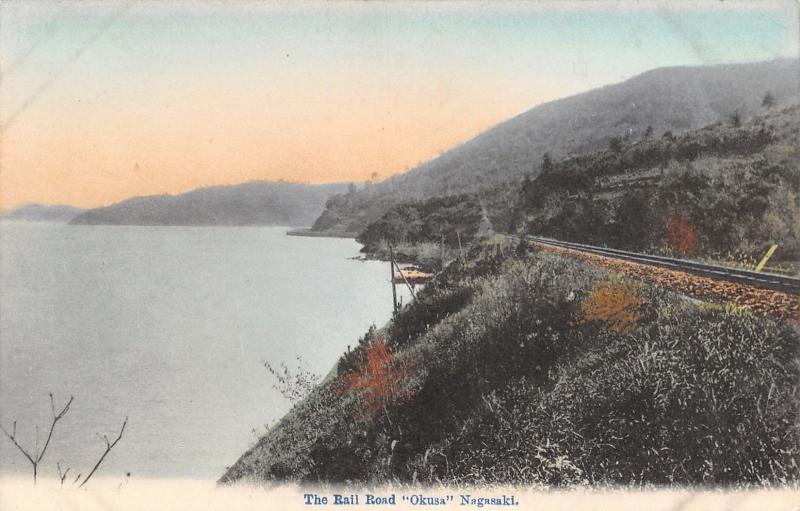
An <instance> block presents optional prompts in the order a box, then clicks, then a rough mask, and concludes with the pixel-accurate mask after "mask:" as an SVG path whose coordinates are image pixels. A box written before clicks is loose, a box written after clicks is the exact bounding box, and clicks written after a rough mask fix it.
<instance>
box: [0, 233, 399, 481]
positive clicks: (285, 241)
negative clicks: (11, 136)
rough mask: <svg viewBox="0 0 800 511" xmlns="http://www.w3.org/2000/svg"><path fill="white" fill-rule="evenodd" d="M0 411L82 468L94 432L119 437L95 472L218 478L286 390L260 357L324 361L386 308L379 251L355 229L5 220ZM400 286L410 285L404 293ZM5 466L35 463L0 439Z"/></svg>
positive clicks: (56, 457) (0, 464)
mask: <svg viewBox="0 0 800 511" xmlns="http://www.w3.org/2000/svg"><path fill="white" fill-rule="evenodd" d="M0 225H1V226H0V257H1V259H0V420H2V423H3V425H4V426H5V427H6V428H7V429H9V428H10V427H11V423H12V421H13V420H14V419H17V420H18V425H17V431H18V437H19V439H20V440H21V442H22V443H23V445H28V446H32V445H33V444H34V443H35V442H36V437H37V435H36V429H35V425H36V424H38V425H39V430H38V442H39V444H40V445H41V444H42V442H43V440H44V437H45V436H46V428H47V427H48V426H49V422H48V421H49V416H50V405H49V401H48V397H47V394H48V393H49V392H53V393H54V394H55V396H56V404H57V405H58V404H60V403H62V402H64V401H65V400H66V398H67V397H68V396H69V394H72V395H74V396H75V401H74V403H73V405H72V408H71V409H70V411H69V413H68V414H67V415H66V416H65V418H64V419H63V420H62V421H61V422H59V424H58V426H57V429H56V433H55V435H54V438H53V442H52V444H51V447H50V449H49V450H48V453H47V455H46V457H45V459H44V460H43V461H42V466H41V469H40V471H41V472H42V473H43V474H44V475H50V476H52V475H54V474H55V463H56V462H57V461H61V463H62V466H70V467H72V471H71V475H73V474H75V475H76V474H77V472H79V471H80V472H84V473H86V472H87V471H88V470H90V469H91V466H92V464H93V463H94V461H96V459H97V457H98V456H99V455H100V454H101V453H102V451H103V448H104V444H103V442H102V441H101V440H100V439H99V438H98V437H97V436H96V434H95V433H96V432H99V433H101V434H104V433H105V434H109V436H112V437H113V436H116V432H117V431H118V429H119V426H120V425H121V423H122V420H123V418H124V417H125V416H126V415H127V416H129V417H130V420H129V423H128V427H127V429H126V431H125V435H124V437H123V439H122V441H121V442H120V443H119V444H118V445H117V447H116V448H115V449H114V451H112V453H111V454H110V455H109V457H108V458H107V460H106V462H105V463H104V465H103V467H104V468H103V469H102V470H101V472H100V473H99V474H102V475H107V476H114V475H116V474H120V475H121V474H124V473H125V472H131V474H132V477H136V476H137V475H139V476H143V477H144V476H151V477H152V476H156V477H201V478H208V477H212V478H213V477H217V476H219V475H221V473H222V471H223V470H224V468H225V466H226V465H230V464H232V463H233V462H234V461H235V460H236V458H237V457H238V456H239V455H240V454H241V453H242V452H243V451H244V450H245V449H246V448H247V447H248V446H249V445H251V443H252V442H253V440H254V439H255V434H254V432H253V429H254V428H255V429H256V430H257V431H258V432H259V433H261V432H263V431H264V426H265V424H268V423H270V422H271V421H274V420H275V419H277V418H279V417H280V416H281V415H282V414H283V413H285V412H286V411H287V410H288V409H289V407H290V403H289V402H288V401H286V400H285V399H284V398H283V397H282V396H281V395H280V394H279V393H278V392H277V391H276V390H274V389H273V388H272V383H273V381H272V377H271V376H270V375H269V374H268V373H267V371H266V370H265V369H264V367H263V361H265V360H267V361H269V362H270V363H273V364H277V363H280V362H287V363H289V364H290V365H292V364H295V365H296V362H295V356H296V355H301V356H302V357H303V358H304V359H305V360H306V361H307V362H308V364H309V365H310V366H311V368H312V369H313V370H314V371H315V372H317V373H318V374H322V373H325V372H327V371H328V370H329V369H330V368H331V367H332V366H333V364H334V363H335V361H336V359H337V357H338V355H339V354H340V353H341V352H342V351H344V350H345V349H346V347H347V345H348V344H349V345H354V344H355V343H356V342H357V339H358V337H359V336H360V335H361V334H363V332H364V331H366V329H367V328H368V327H369V325H370V324H372V323H376V324H378V325H380V324H381V323H383V322H385V321H386V320H387V319H388V318H389V317H390V315H391V288H390V287H389V285H388V271H389V270H388V268H387V265H386V264H385V263H377V262H361V261H353V260H350V259H349V258H351V257H353V256H355V255H357V253H358V248H359V246H358V244H357V243H356V242H355V241H352V240H344V239H326V238H299V237H289V236H285V235H284V231H285V229H283V228H272V227H266V228H265V227H242V228H231V227H219V228H217V227H106V226H97V227H95V226H73V227H71V226H66V225H53V224H32V223H4V224H0ZM405 299H406V300H407V297H406V298H405ZM0 469H2V471H3V472H6V473H7V472H18V471H28V470H29V465H28V463H27V461H25V460H24V459H23V458H22V457H21V456H20V455H19V454H18V453H17V452H15V450H14V447H13V445H12V444H11V443H10V442H9V441H8V439H6V438H0Z"/></svg>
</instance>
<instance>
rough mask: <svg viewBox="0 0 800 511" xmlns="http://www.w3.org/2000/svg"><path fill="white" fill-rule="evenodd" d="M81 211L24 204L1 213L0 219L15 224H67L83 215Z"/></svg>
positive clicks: (65, 207)
mask: <svg viewBox="0 0 800 511" xmlns="http://www.w3.org/2000/svg"><path fill="white" fill-rule="evenodd" d="M83 211H84V210H82V209H80V208H76V207H73V206H64V205H57V206H45V205H43V204H25V205H23V206H20V207H18V208H14V209H12V210H10V211H7V212H5V213H3V214H2V215H1V216H0V218H2V219H3V220H13V221H16V222H53V223H67V222H70V221H72V220H73V219H74V218H75V217H77V216H78V215H80V214H81V213H83Z"/></svg>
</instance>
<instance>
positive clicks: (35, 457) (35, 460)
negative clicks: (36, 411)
mask: <svg viewBox="0 0 800 511" xmlns="http://www.w3.org/2000/svg"><path fill="white" fill-rule="evenodd" d="M73 399H74V398H73V397H72V396H70V397H69V401H67V404H66V405H64V408H62V409H61V411H60V412H58V413H56V405H55V401H54V400H53V394H52V393H50V409H51V410H52V412H53V420H52V422H51V423H50V432H49V433H48V434H47V440H45V442H44V446H43V447H42V450H41V451H39V453H38V454H37V453H36V452H35V451H34V452H33V453H29V452H28V451H26V450H25V448H24V447H22V446H21V445H20V444H19V442H17V421H14V425H13V427H12V429H11V433H9V432H8V430H6V428H5V427H3V425H2V424H0V430H2V431H3V433H5V435H6V436H7V437H8V439H9V440H11V442H12V443H13V444H14V445H15V446H16V447H17V449H19V452H21V453H22V454H23V455H24V456H25V458H27V459H28V461H29V462H30V463H31V466H32V467H33V484H36V477H37V475H38V473H39V462H41V461H42V458H44V454H45V452H47V447H48V446H49V445H50V440H51V439H52V438H53V431H54V430H55V428H56V423H58V421H60V420H61V419H62V418H63V417H64V415H66V413H67V412H68V411H69V407H70V405H71V404H72V400H73ZM37 448H38V447H37Z"/></svg>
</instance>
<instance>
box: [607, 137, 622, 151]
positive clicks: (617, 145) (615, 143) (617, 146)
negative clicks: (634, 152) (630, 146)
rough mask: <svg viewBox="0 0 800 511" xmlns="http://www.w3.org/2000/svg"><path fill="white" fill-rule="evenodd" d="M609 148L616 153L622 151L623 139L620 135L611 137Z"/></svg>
mask: <svg viewBox="0 0 800 511" xmlns="http://www.w3.org/2000/svg"><path fill="white" fill-rule="evenodd" d="M608 148H609V149H611V150H612V151H613V152H615V153H621V152H622V139H621V138H619V137H611V139H610V140H609V141H608Z"/></svg>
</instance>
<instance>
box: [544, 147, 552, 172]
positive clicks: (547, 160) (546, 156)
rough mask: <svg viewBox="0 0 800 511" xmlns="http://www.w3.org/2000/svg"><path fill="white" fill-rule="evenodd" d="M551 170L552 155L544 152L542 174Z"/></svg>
mask: <svg viewBox="0 0 800 511" xmlns="http://www.w3.org/2000/svg"><path fill="white" fill-rule="evenodd" d="M552 170H553V157H552V156H550V153H549V152H546V153H544V155H543V156H542V174H546V173H548V172H552Z"/></svg>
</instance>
